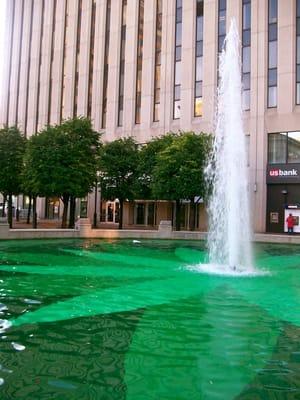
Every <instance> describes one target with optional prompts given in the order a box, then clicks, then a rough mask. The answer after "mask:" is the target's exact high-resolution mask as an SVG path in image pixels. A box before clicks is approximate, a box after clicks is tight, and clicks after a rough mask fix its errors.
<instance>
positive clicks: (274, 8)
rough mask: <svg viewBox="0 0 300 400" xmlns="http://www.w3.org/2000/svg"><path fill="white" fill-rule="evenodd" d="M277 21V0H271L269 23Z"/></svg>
mask: <svg viewBox="0 0 300 400" xmlns="http://www.w3.org/2000/svg"><path fill="white" fill-rule="evenodd" d="M273 22H277V0H269V24H272V23H273Z"/></svg>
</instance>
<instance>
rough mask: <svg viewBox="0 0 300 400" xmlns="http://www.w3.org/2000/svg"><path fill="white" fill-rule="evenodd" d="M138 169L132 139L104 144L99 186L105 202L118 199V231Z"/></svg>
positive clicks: (132, 196) (131, 195)
mask: <svg viewBox="0 0 300 400" xmlns="http://www.w3.org/2000/svg"><path fill="white" fill-rule="evenodd" d="M137 167H138V150H137V144H136V142H135V141H134V139H133V138H126V139H118V140H115V141H113V142H110V143H106V144H105V145H104V146H103V148H102V151H101V156H100V163H99V169H100V173H101V175H100V186H101V193H102V197H103V198H104V199H106V200H110V199H111V200H114V199H116V198H118V199H119V202H120V215H119V229H122V227H123V205H124V201H125V200H132V199H133V198H134V187H135V186H136V179H137Z"/></svg>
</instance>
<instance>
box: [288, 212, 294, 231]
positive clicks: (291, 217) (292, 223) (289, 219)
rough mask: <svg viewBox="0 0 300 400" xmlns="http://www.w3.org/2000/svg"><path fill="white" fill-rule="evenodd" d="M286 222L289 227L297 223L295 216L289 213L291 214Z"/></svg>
mask: <svg viewBox="0 0 300 400" xmlns="http://www.w3.org/2000/svg"><path fill="white" fill-rule="evenodd" d="M286 223H287V227H288V228H293V227H294V224H295V221H294V217H293V216H291V215H289V216H288V217H287V219H286Z"/></svg>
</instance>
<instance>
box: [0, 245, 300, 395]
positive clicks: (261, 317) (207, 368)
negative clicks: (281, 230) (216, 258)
mask: <svg viewBox="0 0 300 400" xmlns="http://www.w3.org/2000/svg"><path fill="white" fill-rule="evenodd" d="M206 258H207V254H206V251H205V248H204V243H201V242H189V241H158V240H157V241H154V240H153V241H150V240H149V241H146V240H145V241H141V242H140V241H133V240H120V241H103V240H88V241H86V240H85V241H83V240H47V241H46V240H39V241H1V242H0V296H1V299H0V314H1V315H0V318H1V323H0V351H1V361H0V398H1V399H4V400H6V399H30V400H32V399H39V400H40V399H42V400H43V399H59V400H68V399H70V400H71V399H72V400H73V399H78V400H79V399H80V400H82V399H97V400H98V399H105V400H106V399H129V400H142V399H145V400H152V399H153V400H158V399H159V400H169V399H174V400H175V399H176V400H185V399H187V400H193V399H199V400H200V399H205V400H210V399H220V400H227V399H235V400H242V399H243V400H246V399H247V400H250V399H251V400H254V399H255V400H256V399H262V400H267V399H276V400H281V399H289V400H291V399H295V400H296V399H300V345H299V343H300V247H299V246H289V245H276V246H275V245H267V244H264V245H263V244H260V245H256V247H255V265H256V268H257V270H258V273H257V274H254V275H250V276H249V275H247V276H238V277H233V276H230V275H227V276H222V275H218V274H209V273H207V272H206V271H205V270H203V269H201V268H199V265H200V264H205V262H206Z"/></svg>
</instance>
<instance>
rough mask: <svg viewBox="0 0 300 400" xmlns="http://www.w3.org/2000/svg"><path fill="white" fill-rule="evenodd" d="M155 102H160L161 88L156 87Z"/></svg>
mask: <svg viewBox="0 0 300 400" xmlns="http://www.w3.org/2000/svg"><path fill="white" fill-rule="evenodd" d="M155 103H160V88H156V89H155Z"/></svg>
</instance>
